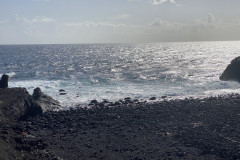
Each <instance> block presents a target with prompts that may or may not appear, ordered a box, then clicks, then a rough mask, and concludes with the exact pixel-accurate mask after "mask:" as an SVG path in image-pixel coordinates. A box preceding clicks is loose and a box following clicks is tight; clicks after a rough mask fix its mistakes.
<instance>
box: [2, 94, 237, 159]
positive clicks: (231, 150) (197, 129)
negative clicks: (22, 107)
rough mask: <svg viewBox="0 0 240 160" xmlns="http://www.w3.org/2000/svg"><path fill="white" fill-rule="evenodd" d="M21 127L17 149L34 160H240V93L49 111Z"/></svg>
mask: <svg viewBox="0 0 240 160" xmlns="http://www.w3.org/2000/svg"><path fill="white" fill-rule="evenodd" d="M16 126H17V127H15V128H14V130H13V132H14V134H13V136H15V142H14V144H12V145H16V147H15V148H17V149H18V150H20V151H21V152H22V153H24V154H25V156H28V157H30V158H29V159H31V158H33V157H31V156H29V155H28V154H33V155H34V154H35V155H38V156H40V157H41V158H42V159H64V160H65V159H66V160H79V159H93V160H94V159H132V160H143V159H146V160H149V159H160V160H161V159H163V160H164V159H166V160H170V159H189V160H192V159H216V160H217V159H222V160H234V159H239V158H240V146H239V145H240V134H239V133H240V95H236V94H232V95H226V96H219V97H209V98H205V99H185V100H171V101H154V102H139V101H138V100H132V99H130V98H127V99H125V100H121V101H118V102H115V103H111V102H108V101H105V102H103V103H98V102H96V103H94V104H91V107H90V108H76V109H70V110H65V111H58V112H56V111H50V112H45V113H43V114H42V115H39V116H36V117H29V118H27V119H25V120H21V121H19V122H18V123H17V125H16ZM4 131H5V132H4ZM6 132H9V131H7V129H6V127H5V130H4V127H3V126H2V127H1V139H2V137H4V136H5V139H7V137H8V136H7V135H9V134H10V133H6ZM3 140H4V139H3ZM4 143H8V142H4ZM9 143H10V142H9ZM36 150H38V151H43V152H41V154H39V153H38V152H36V153H35V151H36ZM18 159H24V157H21V155H20V157H18ZM33 159H34V158H33Z"/></svg>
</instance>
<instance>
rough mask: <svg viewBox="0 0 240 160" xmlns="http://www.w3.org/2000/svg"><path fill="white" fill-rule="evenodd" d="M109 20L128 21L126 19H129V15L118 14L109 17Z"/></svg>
mask: <svg viewBox="0 0 240 160" xmlns="http://www.w3.org/2000/svg"><path fill="white" fill-rule="evenodd" d="M111 18H113V19H128V18H130V14H119V15H117V16H115V17H111Z"/></svg>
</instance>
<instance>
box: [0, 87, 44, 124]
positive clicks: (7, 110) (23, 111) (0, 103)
mask: <svg viewBox="0 0 240 160" xmlns="http://www.w3.org/2000/svg"><path fill="white" fill-rule="evenodd" d="M42 112H43V111H42V108H41V107H40V106H39V105H38V104H37V103H36V102H34V100H33V98H32V96H31V95H30V94H29V93H28V92H27V90H26V89H25V88H7V89H3V88H0V115H1V116H0V122H2V121H8V120H18V119H22V118H25V117H28V116H35V115H39V114H42Z"/></svg>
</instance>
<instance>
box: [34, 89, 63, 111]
mask: <svg viewBox="0 0 240 160" xmlns="http://www.w3.org/2000/svg"><path fill="white" fill-rule="evenodd" d="M33 99H34V100H35V102H36V103H37V104H38V105H39V106H41V108H42V110H43V112H46V111H49V110H58V109H59V107H60V103H59V102H58V101H57V100H54V99H53V98H52V97H50V96H48V95H46V94H44V93H43V92H42V91H41V89H40V88H38V87H37V88H35V89H34V91H33Z"/></svg>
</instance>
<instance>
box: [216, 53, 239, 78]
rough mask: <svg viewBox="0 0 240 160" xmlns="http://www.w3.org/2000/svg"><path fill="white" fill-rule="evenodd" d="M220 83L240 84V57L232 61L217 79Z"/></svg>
mask: <svg viewBox="0 0 240 160" xmlns="http://www.w3.org/2000/svg"><path fill="white" fill-rule="evenodd" d="M219 79H220V80H222V81H238V82H240V56H239V57H237V58H235V59H233V60H232V61H231V64H229V65H228V66H227V68H226V69H225V70H224V72H223V73H222V75H221V76H220V78H219Z"/></svg>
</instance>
